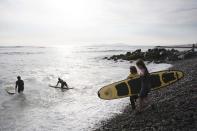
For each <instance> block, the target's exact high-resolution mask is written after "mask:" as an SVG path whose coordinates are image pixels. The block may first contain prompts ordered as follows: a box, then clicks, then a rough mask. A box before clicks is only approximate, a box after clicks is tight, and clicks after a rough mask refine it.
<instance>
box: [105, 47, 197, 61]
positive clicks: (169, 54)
mask: <svg viewBox="0 0 197 131" xmlns="http://www.w3.org/2000/svg"><path fill="white" fill-rule="evenodd" d="M194 56H197V52H195V51H194V50H188V51H178V50H175V49H165V48H154V49H148V50H147V51H146V52H142V51H141V49H137V50H135V51H134V52H127V53H126V54H120V55H113V56H111V57H104V59H107V60H114V61H117V60H127V61H134V60H137V59H139V58H141V59H143V60H145V61H150V62H155V63H167V62H169V61H177V60H183V59H189V58H193V57H194Z"/></svg>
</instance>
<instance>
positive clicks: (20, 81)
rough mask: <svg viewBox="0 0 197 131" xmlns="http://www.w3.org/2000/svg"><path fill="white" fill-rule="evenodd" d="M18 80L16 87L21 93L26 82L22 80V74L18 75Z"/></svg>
mask: <svg viewBox="0 0 197 131" xmlns="http://www.w3.org/2000/svg"><path fill="white" fill-rule="evenodd" d="M17 79H18V80H17V81H16V86H15V89H17V87H18V93H21V92H23V91H24V82H23V80H21V77H20V76H17Z"/></svg>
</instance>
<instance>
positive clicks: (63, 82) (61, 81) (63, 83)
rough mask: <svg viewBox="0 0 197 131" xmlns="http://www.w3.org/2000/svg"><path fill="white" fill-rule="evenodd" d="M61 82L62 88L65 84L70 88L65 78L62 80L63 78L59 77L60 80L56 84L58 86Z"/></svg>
mask: <svg viewBox="0 0 197 131" xmlns="http://www.w3.org/2000/svg"><path fill="white" fill-rule="evenodd" d="M59 83H60V84H61V88H62V89H63V88H64V86H65V87H66V88H68V85H67V83H66V82H65V81H64V80H62V79H61V78H58V82H57V85H56V86H58V84H59Z"/></svg>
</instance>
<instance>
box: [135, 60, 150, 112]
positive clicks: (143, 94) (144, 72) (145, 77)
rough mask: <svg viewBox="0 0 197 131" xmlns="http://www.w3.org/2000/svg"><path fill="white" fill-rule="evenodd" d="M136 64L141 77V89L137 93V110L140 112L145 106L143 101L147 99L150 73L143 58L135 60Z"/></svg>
mask: <svg viewBox="0 0 197 131" xmlns="http://www.w3.org/2000/svg"><path fill="white" fill-rule="evenodd" d="M136 66H137V68H138V69H139V71H140V78H141V90H140V94H139V111H138V112H141V111H142V109H143V108H144V107H145V101H148V93H149V91H150V88H151V87H150V86H151V83H150V77H149V76H150V74H149V72H148V69H147V67H146V65H145V64H144V62H143V60H141V59H139V60H137V62H136Z"/></svg>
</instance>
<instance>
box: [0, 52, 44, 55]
mask: <svg viewBox="0 0 197 131" xmlns="http://www.w3.org/2000/svg"><path fill="white" fill-rule="evenodd" d="M0 54H2V55H33V54H44V52H0Z"/></svg>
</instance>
